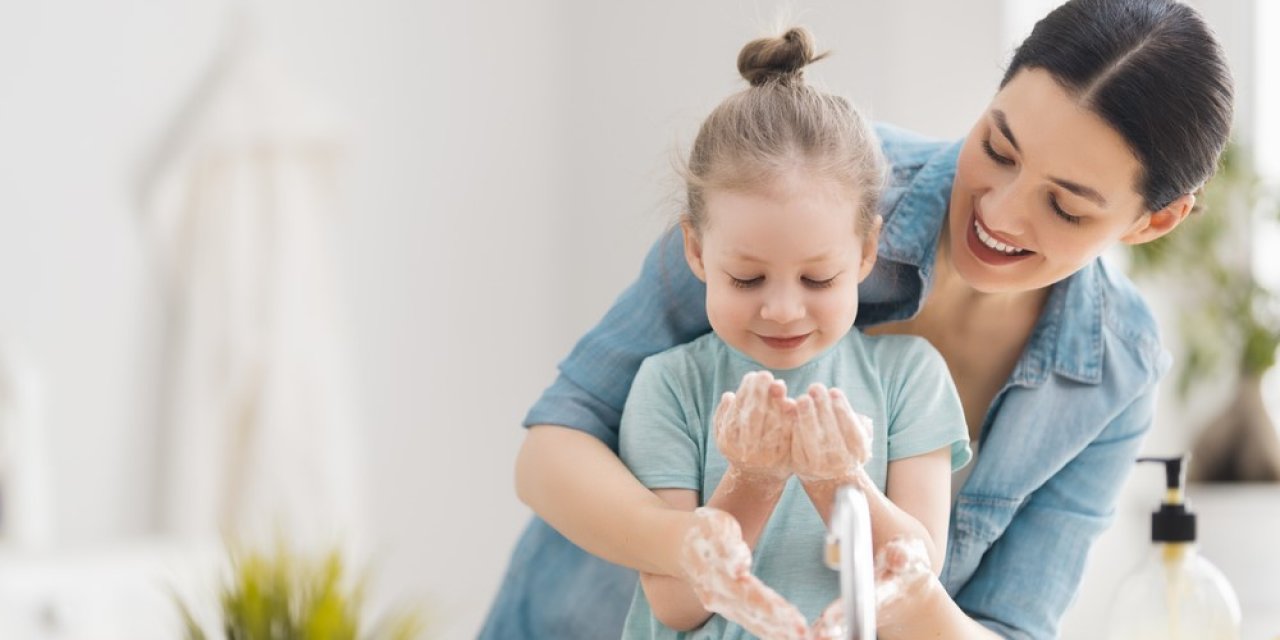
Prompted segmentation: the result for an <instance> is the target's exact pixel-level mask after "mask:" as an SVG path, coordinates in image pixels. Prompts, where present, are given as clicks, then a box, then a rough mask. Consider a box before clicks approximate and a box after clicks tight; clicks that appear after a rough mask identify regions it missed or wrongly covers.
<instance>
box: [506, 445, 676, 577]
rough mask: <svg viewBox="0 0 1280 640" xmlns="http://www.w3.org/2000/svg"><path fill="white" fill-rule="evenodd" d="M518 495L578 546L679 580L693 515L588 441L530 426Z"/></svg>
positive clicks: (518, 473) (520, 459)
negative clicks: (681, 554) (682, 550)
mask: <svg viewBox="0 0 1280 640" xmlns="http://www.w3.org/2000/svg"><path fill="white" fill-rule="evenodd" d="M516 494H517V495H518V496H519V497H520V500H521V501H522V502H524V503H525V504H527V505H529V507H530V508H532V509H533V511H534V512H535V513H537V514H538V515H539V516H540V517H541V518H542V519H543V520H546V521H547V523H549V524H550V525H551V526H552V527H555V529H556V530H557V531H559V532H560V533H561V534H563V535H564V536H565V537H567V538H569V539H570V540H572V541H573V542H574V543H575V544H577V545H578V546H580V547H582V548H583V549H586V550H587V551H588V552H590V553H593V554H595V555H597V556H599V557H601V558H604V559H605V560H608V561H609V562H613V563H616V564H620V565H623V566H626V567H631V568H632V569H636V570H638V571H642V572H645V573H654V574H660V575H668V576H678V575H681V574H680V567H679V552H680V544H681V542H682V541H683V540H684V536H685V534H686V533H687V532H688V529H689V526H690V523H691V522H692V518H693V514H692V513H690V512H688V511H682V510H678V509H673V508H671V507H670V506H669V505H667V504H666V503H665V502H663V500H662V499H661V498H659V497H657V496H656V495H654V494H653V492H652V491H650V490H649V489H648V488H646V487H645V486H644V485H642V484H640V482H639V481H638V480H636V478H635V476H634V475H632V474H631V471H630V470H628V469H627V467H626V465H624V464H622V461H621V460H620V459H618V456H617V455H615V454H614V453H613V451H612V450H610V449H609V447H607V446H605V444H604V443H603V442H601V441H600V440H598V439H597V438H595V437H593V436H591V435H590V434H587V433H584V432H582V431H578V430H575V429H570V428H567V427H560V426H554V425H538V426H534V427H531V428H530V429H529V430H528V433H527V434H526V435H525V440H524V444H523V446H521V448H520V454H519V456H518V457H517V458H516Z"/></svg>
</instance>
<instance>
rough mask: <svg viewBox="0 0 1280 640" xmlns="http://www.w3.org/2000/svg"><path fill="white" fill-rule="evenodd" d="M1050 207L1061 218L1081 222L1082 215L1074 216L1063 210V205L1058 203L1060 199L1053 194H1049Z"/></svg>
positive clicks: (1074, 222)
mask: <svg viewBox="0 0 1280 640" xmlns="http://www.w3.org/2000/svg"><path fill="white" fill-rule="evenodd" d="M1049 207H1050V208H1052V209H1053V212H1054V213H1055V214H1057V216H1058V217H1059V218H1062V219H1063V220H1065V221H1066V222H1067V223H1069V224H1080V216H1073V215H1071V214H1069V213H1067V212H1066V211H1063V210H1062V207H1061V206H1059V205H1058V199H1057V198H1055V197H1054V196H1053V194H1049Z"/></svg>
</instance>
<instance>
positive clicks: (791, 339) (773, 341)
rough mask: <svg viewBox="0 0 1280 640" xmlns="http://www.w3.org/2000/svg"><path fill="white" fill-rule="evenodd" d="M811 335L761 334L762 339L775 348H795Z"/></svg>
mask: <svg viewBox="0 0 1280 640" xmlns="http://www.w3.org/2000/svg"><path fill="white" fill-rule="evenodd" d="M810 335H811V334H808V333H806V334H804V335H799V336H778V337H770V336H760V340H762V341H763V342H764V343H765V344H767V345H769V346H770V347H773V348H774V349H794V348H796V347H798V346H800V345H801V344H803V343H804V341H805V340H806V339H808V338H809V336H810Z"/></svg>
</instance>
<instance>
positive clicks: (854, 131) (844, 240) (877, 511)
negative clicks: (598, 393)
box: [620, 28, 969, 638]
mask: <svg viewBox="0 0 1280 640" xmlns="http://www.w3.org/2000/svg"><path fill="white" fill-rule="evenodd" d="M820 57H821V56H815V55H814V54H813V47H812V43H811V40H810V36H809V34H808V32H807V31H805V30H803V29H798V28H796V29H791V30H789V31H787V32H786V33H785V34H784V35H783V36H781V37H778V38H765V39H760V40H755V41H753V42H751V43H749V44H747V46H746V47H744V48H743V50H742V52H741V54H740V55H739V58H738V67H739V71H740V72H741V73H742V75H743V77H745V78H746V79H747V80H748V81H750V83H751V87H750V88H748V89H745V90H743V91H742V92H740V93H738V94H736V95H733V96H731V97H730V98H728V99H727V100H725V101H724V102H723V103H722V104H721V105H720V106H719V107H717V108H716V109H715V110H714V111H713V112H712V113H711V115H710V116H709V117H708V118H707V120H706V122H704V123H703V125H702V128H701V130H700V131H699V133H698V137H697V139H696V140H695V142H694V145H693V149H692V151H691V154H690V160H689V164H688V168H687V171H685V174H686V176H685V177H686V180H687V187H688V189H687V191H688V211H687V213H686V214H685V215H684V216H683V219H682V220H681V227H682V230H683V231H684V238H685V244H684V253H685V259H686V261H687V262H688V265H689V267H690V268H691V269H692V271H693V273H694V274H695V275H696V276H697V278H698V279H699V280H701V281H703V282H705V283H706V309H707V317H708V318H709V320H710V323H711V328H712V330H713V333H709V334H707V335H705V336H703V337H702V338H699V339H697V340H694V341H693V342H691V343H688V344H685V345H682V346H678V347H675V348H673V349H670V350H668V351H666V352H663V353H660V354H658V355H655V356H652V357H650V358H648V359H646V360H645V361H644V363H643V365H641V367H640V371H639V373H638V374H637V376H636V379H635V382H634V384H633V385H632V388H631V391H630V394H629V396H628V398H627V403H626V409H625V411H624V413H623V415H622V428H621V436H620V437H621V440H620V454H621V456H622V459H623V461H624V462H625V463H626V464H627V466H628V467H629V468H630V469H631V471H632V472H633V473H634V474H635V475H636V477H637V478H638V479H639V480H640V481H641V482H642V483H643V484H644V485H645V486H647V487H648V488H649V489H651V490H653V491H654V492H655V493H656V494H657V495H658V496H659V497H660V498H661V499H662V500H664V501H665V502H666V503H667V504H668V505H670V506H671V507H673V508H675V509H682V510H687V511H692V510H693V509H695V508H696V507H698V506H700V505H707V506H710V507H715V508H717V509H720V510H723V511H726V512H728V513H730V514H732V515H733V516H734V517H735V518H736V519H737V521H738V524H739V525H740V527H741V529H742V531H743V538H744V539H745V541H746V542H747V544H748V546H754V547H755V549H756V550H757V553H756V554H755V560H754V574H755V579H751V578H750V577H749V576H746V577H745V578H746V580H745V582H743V581H738V582H736V583H734V584H737V586H736V587H733V588H731V589H730V593H728V594H727V599H728V600H730V601H733V602H727V603H726V604H727V605H729V610H733V606H732V605H733V604H734V602H748V603H750V604H749V605H748V606H745V607H742V608H741V609H740V611H741V612H742V614H743V616H742V617H745V618H747V621H746V622H745V623H744V624H746V625H747V629H746V630H744V629H743V627H741V626H739V625H738V624H736V623H735V622H734V621H731V620H727V619H725V618H722V617H720V616H713V615H712V614H711V613H710V612H708V611H707V610H706V609H704V608H703V605H702V604H701V603H700V601H699V598H698V596H697V595H695V592H694V589H693V587H691V585H690V584H689V583H688V582H686V581H685V580H683V579H681V578H676V577H671V576H664V575H657V574H645V573H642V574H641V579H640V587H639V588H638V589H637V591H636V595H635V598H634V600H633V601H632V607H631V611H630V614H629V615H628V618H627V622H626V628H625V631H624V637H625V638H676V637H683V636H682V634H680V633H679V632H681V631H688V630H691V629H695V628H699V627H700V628H701V629H700V630H699V632H698V637H700V638H703V637H705V638H743V637H749V636H748V631H750V632H754V633H757V634H763V633H765V631H766V630H769V631H771V633H770V635H771V637H796V638H801V637H805V636H806V635H807V631H806V629H807V626H808V625H807V623H806V620H814V619H816V618H817V617H818V616H819V614H820V613H821V612H822V610H823V609H824V608H825V607H826V606H827V605H829V604H831V603H832V601H833V600H835V599H837V598H838V596H839V593H840V591H839V585H838V581H837V577H838V576H837V574H836V573H835V572H834V571H832V570H831V569H829V568H827V567H826V566H825V565H824V564H823V541H824V537H825V532H826V526H825V525H824V521H825V520H826V519H827V518H828V516H829V514H830V510H831V505H832V500H833V496H834V492H835V489H836V488H837V487H838V486H840V485H843V484H853V485H857V486H863V487H866V488H868V489H872V486H874V490H870V491H867V492H866V493H868V494H869V495H871V496H879V497H880V499H875V498H872V499H871V500H870V508H871V519H872V523H873V535H872V537H873V543H874V546H876V547H880V546H882V545H883V544H884V543H885V542H886V541H888V540H889V539H890V538H892V537H895V536H897V535H909V536H911V537H913V538H918V539H921V540H923V541H925V543H926V548H927V549H928V556H929V560H930V561H931V564H932V567H933V569H934V572H935V573H936V572H937V571H939V570H940V569H941V566H942V560H943V557H944V549H945V548H946V547H945V545H946V532H947V518H948V510H949V509H948V505H949V500H950V493H949V488H950V474H951V472H952V471H953V469H956V468H958V467H960V466H963V465H964V463H965V462H967V461H968V458H969V450H968V446H967V442H968V434H967V430H966V429H965V426H964V414H963V409H962V408H961V405H960V400H959V397H958V395H957V393H956V390H955V387H954V385H953V383H952V381H951V378H950V376H949V374H948V372H947V368H946V364H945V363H944V362H943V360H942V358H941V356H939V355H938V353H937V351H935V350H934V349H933V348H932V347H931V346H929V344H928V342H927V341H925V340H924V339H922V338H918V337H912V336H881V337H869V336H865V335H862V334H860V333H859V332H858V331H851V330H850V329H851V328H852V326H853V322H854V318H855V316H856V314H857V310H858V283H859V282H861V281H862V280H863V279H864V278H865V277H866V276H867V275H868V274H869V273H870V272H871V269H872V267H873V265H874V264H875V260H876V244H877V240H878V235H879V227H880V218H879V216H878V215H877V214H876V207H877V202H878V200H879V193H880V188H881V185H882V184H883V182H884V160H883V158H882V157H881V155H880V151H879V145H878V143H877V141H876V139H875V137H874V135H873V134H872V132H871V130H870V127H869V126H868V125H867V123H866V122H865V121H864V120H863V119H862V117H861V116H860V115H859V114H858V113H857V112H856V111H855V110H854V109H853V108H852V107H851V106H850V105H849V104H848V103H847V102H846V101H844V100H843V99H841V98H837V97H834V96H831V95H827V94H824V93H822V92H819V91H817V90H814V89H813V88H810V87H808V86H806V85H805V83H804V82H803V80H802V76H801V71H802V69H803V67H804V66H805V65H807V64H809V63H810V62H812V61H814V60H816V59H818V58H820ZM735 388H736V389H737V392H736V393H734V392H733V391H732V390H733V389H735ZM787 389H794V390H798V391H800V392H801V394H800V395H799V397H798V398H796V399H792V398H788V397H787ZM854 407H856V408H857V410H858V411H859V412H861V413H864V414H866V415H867V416H868V417H869V420H868V418H864V417H862V416H859V415H857V414H855V413H854ZM885 497H887V498H888V499H887V500H885V499H884V498H885ZM708 569H709V571H720V570H721V569H720V568H708ZM689 577H690V578H691V579H693V580H695V581H696V580H697V579H698V578H699V577H700V576H698V575H691V576H689ZM730 582H731V583H733V581H730ZM766 586H767V587H768V589H766V588H765V587H766ZM769 589H772V590H773V591H770V590H769ZM773 592H776V595H775V594H774V593H773ZM785 601H789V602H790V603H791V604H792V605H794V606H795V607H796V608H798V613H793V612H794V611H795V610H793V609H790V607H789V606H788V605H787V604H786V602H785ZM766 619H767V620H770V621H771V622H770V623H769V624H773V625H775V626H774V627H772V628H770V627H768V626H767V625H762V624H761V621H764V620H766Z"/></svg>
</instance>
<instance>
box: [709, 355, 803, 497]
mask: <svg viewBox="0 0 1280 640" xmlns="http://www.w3.org/2000/svg"><path fill="white" fill-rule="evenodd" d="M795 406H796V403H795V401H794V400H792V399H790V398H788V397H787V385H786V383H785V382H783V381H782V380H775V379H774V378H773V374H771V373H769V372H768V371H753V372H751V373H748V374H747V375H745V376H743V377H742V383H741V384H740V385H739V386H738V392H737V393H734V392H732V391H728V392H725V394H724V395H723V396H721V398H720V405H719V406H718V407H716V414H715V419H714V422H713V424H714V425H715V436H716V446H717V447H719V448H720V453H721V455H723V456H724V458H725V460H726V461H728V463H729V470H728V472H727V473H726V474H725V475H726V477H727V478H729V479H737V480H746V481H760V482H766V483H772V484H782V483H783V482H785V481H786V479H787V477H788V476H789V475H791V469H790V463H791V449H792V444H791V422H792V420H791V417H790V416H791V415H792V414H794V408H795Z"/></svg>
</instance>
